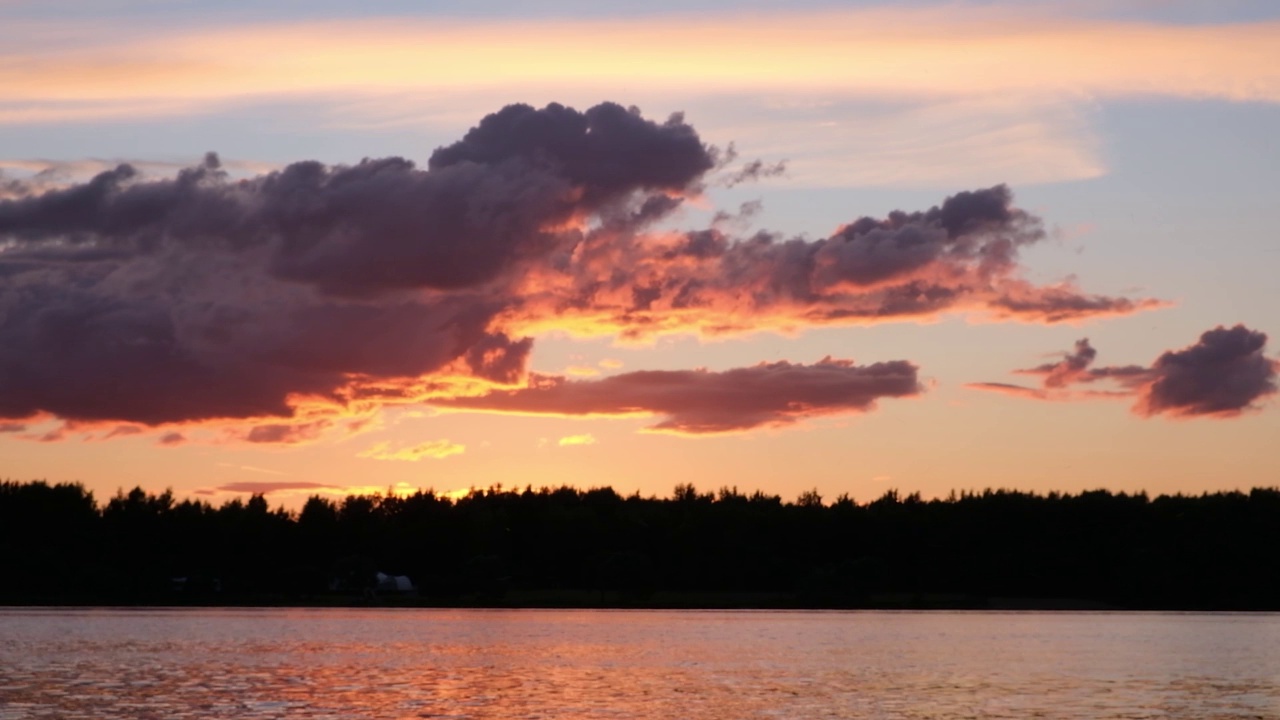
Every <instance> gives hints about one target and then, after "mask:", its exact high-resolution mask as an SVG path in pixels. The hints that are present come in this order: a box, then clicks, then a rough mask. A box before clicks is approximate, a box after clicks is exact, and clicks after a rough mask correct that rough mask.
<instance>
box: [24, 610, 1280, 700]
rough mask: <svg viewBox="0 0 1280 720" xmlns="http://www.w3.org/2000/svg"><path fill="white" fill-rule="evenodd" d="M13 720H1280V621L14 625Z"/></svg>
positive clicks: (443, 616)
mask: <svg viewBox="0 0 1280 720" xmlns="http://www.w3.org/2000/svg"><path fill="white" fill-rule="evenodd" d="M0 637H3V638H4V642H3V643H2V644H0V720H16V719H19V718H23V719H25V718H69V719H70V718H85V719H88V718H136V719H143V718H286V717H287V718H335V719H336V718H352V717H361V718H693V719H695V720H696V719H700V718H717V719H723V718H766V717H769V718H773V717H782V718H825V717H830V718H836V717H840V718H847V717H877V718H881V717H882V718H960V717H975V716H978V717H994V718H1002V717H1006V718H1025V717H1032V716H1034V717H1048V718H1119V717H1160V718H1184V717H1185V718H1246V717H1247V718H1256V717H1264V718H1269V717H1280V685H1277V683H1276V678H1277V677H1278V676H1280V643H1277V642H1276V641H1277V640H1280V616H1277V615H1274V614H1260V615H1231V614H1089V613H1080V614H1076V613H1060V614H1052V613H1006V614H998V613H874V612H855V613H835V612H794V613H786V612H709V611H708V612H657V611H653V612H649V611H634V612H624V611H482V610H477V611H467V610H274V609H271V610H218V609H196V610H33V609H10V610H0Z"/></svg>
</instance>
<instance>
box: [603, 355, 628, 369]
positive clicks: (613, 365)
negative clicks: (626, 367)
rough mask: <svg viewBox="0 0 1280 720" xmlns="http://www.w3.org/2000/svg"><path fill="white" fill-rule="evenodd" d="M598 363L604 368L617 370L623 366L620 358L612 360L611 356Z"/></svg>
mask: <svg viewBox="0 0 1280 720" xmlns="http://www.w3.org/2000/svg"><path fill="white" fill-rule="evenodd" d="M598 364H599V365H600V367H602V368H604V369H605V370H617V369H618V368H620V367H622V366H623V362H622V361H621V360H614V359H613V358H605V359H603V360H601V361H600V362H599V363H598Z"/></svg>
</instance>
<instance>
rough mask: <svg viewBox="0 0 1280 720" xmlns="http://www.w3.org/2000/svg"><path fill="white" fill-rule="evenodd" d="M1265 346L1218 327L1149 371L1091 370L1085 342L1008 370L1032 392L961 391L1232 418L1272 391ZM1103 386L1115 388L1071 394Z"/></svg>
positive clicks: (1274, 369)
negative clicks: (1113, 401)
mask: <svg viewBox="0 0 1280 720" xmlns="http://www.w3.org/2000/svg"><path fill="white" fill-rule="evenodd" d="M1266 343H1267V336H1266V334H1265V333H1262V332H1258V331H1256V330H1250V329H1249V328H1247V327H1245V326H1244V325H1236V326H1235V327H1232V328H1225V327H1222V326H1218V327H1216V328H1214V329H1212V330H1208V331H1206V332H1204V333H1203V334H1201V335H1200V339H1199V340H1198V341H1197V342H1196V343H1195V344H1193V345H1190V346H1188V347H1185V348H1183V349H1181V350H1168V351H1166V352H1164V353H1162V354H1161V355H1160V357H1158V358H1156V360H1155V362H1154V363H1152V364H1151V366H1150V367H1144V366H1141V365H1122V366H1109V367H1094V366H1093V362H1094V359H1095V358H1096V357H1097V354H1098V353H1097V350H1095V349H1094V348H1093V346H1092V345H1090V344H1089V340H1088V338H1084V339H1081V340H1078V341H1076V345H1075V348H1074V350H1072V351H1071V352H1067V353H1063V354H1062V358H1061V359H1060V360H1058V361H1057V362H1052V363H1045V364H1042V365H1038V366H1036V367H1032V368H1025V369H1022V370H1015V371H1014V373H1015V374H1018V375H1029V376H1032V377H1038V378H1040V385H1041V386H1040V387H1038V388H1036V387H1025V386H1022V385H1013V384H1009V383H998V382H984V383H971V384H969V385H968V387H970V388H973V389H976V390H987V391H992V392H999V393H1004V394H1007V395H1016V396H1020V397H1029V398H1035V399H1038V400H1077V399H1082V398H1097V397H1112V398H1114V397H1121V398H1132V399H1133V400H1134V405H1133V412H1134V413H1136V414H1138V415H1141V416H1143V417H1152V416H1155V415H1168V416H1171V417H1234V416H1236V415H1239V414H1241V413H1242V412H1245V411H1248V410H1256V409H1258V407H1259V406H1258V402H1259V401H1261V400H1264V399H1265V398H1267V397H1269V396H1271V395H1273V394H1275V393H1276V391H1277V386H1276V377H1277V374H1278V372H1280V370H1278V368H1280V362H1278V361H1276V360H1273V359H1271V358H1268V357H1266V356H1265V355H1264V354H1263V349H1264V348H1265V347H1266ZM1103 381H1109V382H1110V383H1112V385H1113V386H1115V388H1114V389H1103V390H1094V389H1088V390H1078V389H1076V388H1077V387H1078V386H1080V385H1090V386H1092V385H1093V384H1094V383H1098V382H1103Z"/></svg>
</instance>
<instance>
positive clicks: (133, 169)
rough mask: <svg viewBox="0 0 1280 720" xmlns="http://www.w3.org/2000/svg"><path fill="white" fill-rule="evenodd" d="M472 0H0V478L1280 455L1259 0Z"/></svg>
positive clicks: (1275, 221) (1062, 473)
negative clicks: (355, 0) (618, 1)
mask: <svg viewBox="0 0 1280 720" xmlns="http://www.w3.org/2000/svg"><path fill="white" fill-rule="evenodd" d="M475 5H477V4H476V3H463V2H453V1H446V2H435V3H414V2H407V1H406V2H377V1H371V2H366V3H360V4H359V6H360V9H359V10H356V9H355V7H356V6H355V5H354V4H352V3H339V2H328V1H320V2H279V3H270V4H268V5H267V7H262V6H261V4H260V3H250V2H245V1H242V0H231V1H227V2H220V3H195V2H183V1H179V0H115V1H113V2H103V3H100V2H71V1H69V0H68V1H63V0H41V1H40V2H35V1H31V2H26V1H23V0H0V91H2V92H0V477H4V478H8V479H12V480H33V479H47V480H49V481H58V482H62V481H79V482H83V483H84V484H85V485H86V486H87V487H89V488H90V489H92V490H93V491H94V492H95V494H96V495H97V496H98V498H99V499H100V500H102V499H105V498H107V497H110V496H111V495H113V494H114V493H115V491H116V489H117V488H120V487H125V488H129V487H133V486H134V485H141V486H142V487H143V488H145V489H148V490H156V491H158V490H163V489H164V488H166V487H171V488H173V490H174V492H175V494H177V495H178V496H180V497H190V496H198V497H202V498H205V499H208V500H211V501H213V502H215V503H217V502H221V501H222V500H225V499H228V498H232V497H243V496H244V495H245V494H246V493H251V492H266V493H268V498H269V500H270V501H271V502H272V504H273V505H274V504H284V505H286V506H289V507H296V506H297V505H298V504H299V503H300V502H301V500H302V499H303V498H305V497H306V496H308V495H310V494H316V493H319V494H328V495H334V496H337V495H341V494H343V493H348V492H353V491H354V492H372V491H385V490H386V489H387V488H394V489H395V490H396V491H397V492H405V491H411V490H413V489H417V488H434V489H435V490H437V491H442V492H443V491H460V490H464V489H466V488H469V487H488V486H490V485H494V484H499V483H500V484H502V485H504V486H508V487H510V486H520V487H523V486H525V485H533V486H534V487H538V486H543V485H560V484H571V485H576V486H581V487H589V486H600V485H611V486H613V487H614V488H615V489H617V490H618V491H619V492H623V493H630V492H633V491H637V490H638V491H639V492H641V493H642V494H645V495H650V494H657V495H667V494H669V493H670V492H671V490H672V488H673V487H674V486H675V485H676V484H677V483H693V484H694V485H695V486H697V487H698V488H699V489H701V490H707V491H711V490H716V489H718V488H720V487H722V486H737V487H738V488H739V489H741V490H743V491H748V492H749V491H753V490H757V489H759V490H763V491H765V492H768V493H774V494H779V495H781V496H783V497H784V498H786V499H794V498H795V497H796V496H797V495H798V494H799V493H801V492H803V491H806V490H809V489H812V488H816V489H817V490H818V491H819V492H820V493H821V494H822V495H824V496H825V497H827V498H828V499H830V498H833V497H835V496H836V495H838V494H840V493H848V494H849V495H851V496H852V497H854V498H855V499H858V500H868V499H872V498H874V497H877V496H879V495H881V494H882V493H883V492H885V490H887V489H889V488H897V489H899V490H900V491H904V492H915V491H919V492H921V493H922V494H923V495H925V496H927V497H928V496H945V495H946V494H947V493H948V492H949V491H950V490H952V489H957V490H960V489H982V488H987V487H1006V488H1018V489H1023V490H1034V491H1040V492H1047V491H1050V490H1059V491H1078V490H1082V489H1091V488H1100V487H1101V488H1108V489H1111V490H1117V491H1119V490H1123V491H1137V490H1146V491H1148V492H1150V493H1171V492H1185V493H1200V492H1202V491H1213V490H1222V489H1233V488H1249V487H1254V486H1274V485H1277V484H1280V407H1277V405H1280V403H1277V401H1276V390H1277V373H1278V371H1280V361H1278V360H1277V358H1278V357H1280V282H1278V281H1277V270H1278V269H1280V140H1278V139H1277V133H1276V130H1277V128H1280V7H1278V6H1277V4H1276V3H1274V2H1271V1H1270V0H1256V1H1248V0H1235V1H1233V0H1220V1H1218V2H1212V3H1208V2H1200V1H1199V0H1194V1H1193V0H1165V1H1160V0H1119V1H1116V2H1097V1H1094V0H1078V1H1066V0H1062V1H1056V2H1047V1H1046V2H1038V3H1037V2H1030V3H1026V2H1023V3H1008V4H994V3H979V2H948V3H930V2H898V3H892V4H890V3H876V2H860V1H856V0H853V1H846V2H840V3H816V2H811V3H806V2H787V3H782V2H766V1H764V0H761V1H759V2H730V1H729V0H704V1H702V2H699V0H687V1H685V2H679V3H677V2H673V1H668V0H659V1H656V2H650V3H646V4H645V5H644V8H643V9H631V10H627V11H625V12H623V11H614V10H611V9H609V8H610V4H607V3H588V2H579V1H575V0H563V1H560V2H519V3H517V2H505V1H503V2H493V3H483V4H479V5H483V7H484V9H483V10H481V9H477V8H476V7H474V6H475ZM428 7H429V8H430V9H427V8H428ZM1268 336H1269V337H1270V342H1269V343H1268Z"/></svg>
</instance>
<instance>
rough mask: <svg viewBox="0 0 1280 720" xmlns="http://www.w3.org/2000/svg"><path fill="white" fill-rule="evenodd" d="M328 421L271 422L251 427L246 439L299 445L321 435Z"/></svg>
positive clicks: (256, 441) (245, 436) (257, 441)
mask: <svg viewBox="0 0 1280 720" xmlns="http://www.w3.org/2000/svg"><path fill="white" fill-rule="evenodd" d="M329 425H330V423H329V422H327V421H316V422H309V423H299V424H288V423H271V424H268V425H259V426H257V427H255V428H251V429H250V430H249V432H248V433H246V434H245V435H244V439H245V440H247V441H249V442H251V443H264V444H281V445H298V444H300V443H305V442H309V441H312V440H315V439H316V438H318V437H320V434H321V433H323V432H324V431H325V430H326V429H328V427H329Z"/></svg>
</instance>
